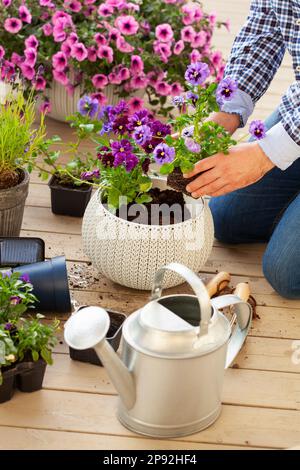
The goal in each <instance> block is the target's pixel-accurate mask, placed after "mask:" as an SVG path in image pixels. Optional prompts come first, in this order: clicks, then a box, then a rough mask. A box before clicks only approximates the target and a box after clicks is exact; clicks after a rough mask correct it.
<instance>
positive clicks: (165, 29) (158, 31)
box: [155, 23, 174, 42]
mask: <svg viewBox="0 0 300 470" xmlns="http://www.w3.org/2000/svg"><path fill="white" fill-rule="evenodd" d="M155 36H156V38H157V39H158V40H159V41H161V42H170V41H172V40H173V37H174V33H173V30H172V28H171V26H170V25H169V24H168V23H164V24H159V25H158V26H156V28H155Z"/></svg>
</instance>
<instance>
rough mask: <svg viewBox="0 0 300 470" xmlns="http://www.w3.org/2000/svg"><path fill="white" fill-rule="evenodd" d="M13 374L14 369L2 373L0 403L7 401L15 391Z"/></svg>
mask: <svg viewBox="0 0 300 470" xmlns="http://www.w3.org/2000/svg"><path fill="white" fill-rule="evenodd" d="M15 374H16V369H15V368H13V369H8V370H6V371H5V372H2V379H3V382H2V385H0V403H5V402H6V401H9V400H10V399H11V398H12V396H13V394H14V391H15Z"/></svg>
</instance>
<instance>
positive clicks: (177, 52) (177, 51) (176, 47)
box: [173, 40, 184, 55]
mask: <svg viewBox="0 0 300 470" xmlns="http://www.w3.org/2000/svg"><path fill="white" fill-rule="evenodd" d="M183 49H184V42H183V41H182V40H180V41H177V42H176V44H175V45H174V48H173V52H174V54H175V55H180V54H181V52H182V51H183Z"/></svg>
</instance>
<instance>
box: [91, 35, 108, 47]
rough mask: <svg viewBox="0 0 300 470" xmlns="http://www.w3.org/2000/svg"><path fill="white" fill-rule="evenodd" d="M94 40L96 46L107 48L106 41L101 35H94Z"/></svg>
mask: <svg viewBox="0 0 300 470" xmlns="http://www.w3.org/2000/svg"><path fill="white" fill-rule="evenodd" d="M94 39H95V41H96V43H97V44H98V46H107V39H106V37H105V36H103V34H101V33H96V34H95V36H94Z"/></svg>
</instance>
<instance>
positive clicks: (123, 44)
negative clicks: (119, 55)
mask: <svg viewBox="0 0 300 470" xmlns="http://www.w3.org/2000/svg"><path fill="white" fill-rule="evenodd" d="M116 46H117V49H118V50H119V51H120V52H125V53H126V52H128V53H130V52H133V51H134V47H133V46H131V44H129V43H128V42H127V41H125V39H124V38H123V36H120V37H118V39H117V42H116Z"/></svg>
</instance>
